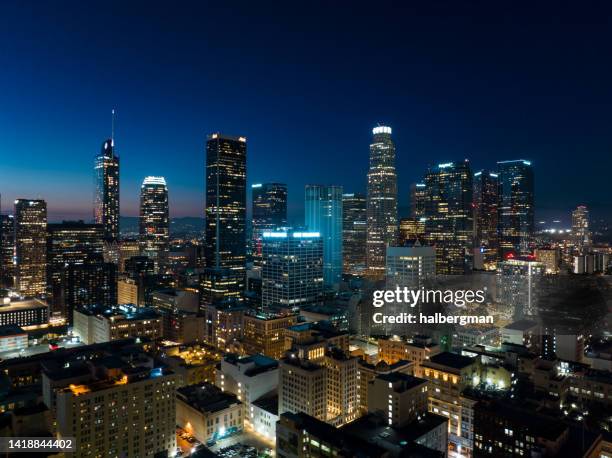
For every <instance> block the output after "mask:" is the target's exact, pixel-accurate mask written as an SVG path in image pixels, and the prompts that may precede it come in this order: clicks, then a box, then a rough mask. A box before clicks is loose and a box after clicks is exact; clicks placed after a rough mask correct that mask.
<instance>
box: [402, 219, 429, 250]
mask: <svg viewBox="0 0 612 458" xmlns="http://www.w3.org/2000/svg"><path fill="white" fill-rule="evenodd" d="M424 236H425V218H424V217H421V218H402V219H400V224H399V245H400V246H404V244H405V243H406V242H409V241H414V240H417V239H422V238H424Z"/></svg>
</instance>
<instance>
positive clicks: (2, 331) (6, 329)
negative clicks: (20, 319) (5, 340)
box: [0, 324, 28, 337]
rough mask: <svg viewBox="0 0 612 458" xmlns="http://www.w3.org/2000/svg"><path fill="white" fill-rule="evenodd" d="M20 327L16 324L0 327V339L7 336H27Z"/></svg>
mask: <svg viewBox="0 0 612 458" xmlns="http://www.w3.org/2000/svg"><path fill="white" fill-rule="evenodd" d="M27 334H28V333H27V332H25V331H24V330H23V329H22V328H21V327H19V326H17V325H16V324H5V325H4V326H0V337H9V336H18V335H27Z"/></svg>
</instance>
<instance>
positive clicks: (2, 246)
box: [0, 214, 15, 287]
mask: <svg viewBox="0 0 612 458" xmlns="http://www.w3.org/2000/svg"><path fill="white" fill-rule="evenodd" d="M14 256H15V218H14V217H13V215H4V214H0V287H11V286H13V281H14V276H15V265H14V263H13V257H14Z"/></svg>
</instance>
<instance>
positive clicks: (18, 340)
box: [0, 324, 28, 353]
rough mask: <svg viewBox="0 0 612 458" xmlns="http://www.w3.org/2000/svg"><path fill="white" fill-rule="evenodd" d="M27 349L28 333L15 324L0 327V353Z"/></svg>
mask: <svg viewBox="0 0 612 458" xmlns="http://www.w3.org/2000/svg"><path fill="white" fill-rule="evenodd" d="M25 348H28V333H27V332H25V331H24V330H23V329H22V328H20V327H19V326H17V325H16V324H5V325H2V326H0V353H1V352H5V351H19V350H23V349H25Z"/></svg>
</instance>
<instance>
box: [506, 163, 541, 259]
mask: <svg viewBox="0 0 612 458" xmlns="http://www.w3.org/2000/svg"><path fill="white" fill-rule="evenodd" d="M497 175H498V183H499V191H498V195H499V207H498V208H499V217H498V221H497V227H498V233H499V237H500V241H499V245H500V252H501V253H500V254H501V255H502V256H503V257H506V255H507V254H508V253H515V254H517V253H526V254H528V253H530V248H529V243H530V241H531V239H532V237H533V229H534V225H533V220H534V178H533V168H532V166H531V162H529V161H525V160H523V159H518V160H515V161H501V162H498V163H497Z"/></svg>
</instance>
